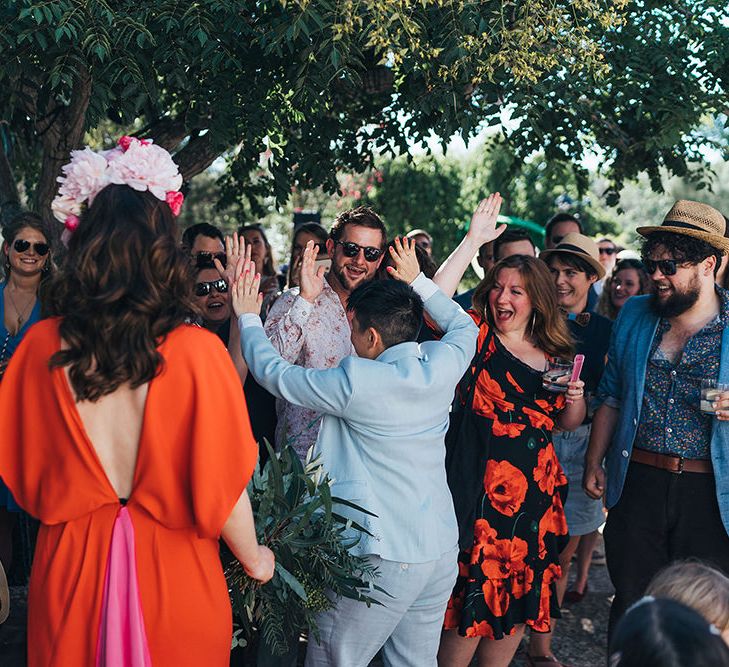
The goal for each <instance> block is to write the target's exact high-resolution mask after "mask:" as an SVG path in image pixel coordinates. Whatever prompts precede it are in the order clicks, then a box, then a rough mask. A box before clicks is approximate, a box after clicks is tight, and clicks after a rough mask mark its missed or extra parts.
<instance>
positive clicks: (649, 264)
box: [643, 259, 688, 276]
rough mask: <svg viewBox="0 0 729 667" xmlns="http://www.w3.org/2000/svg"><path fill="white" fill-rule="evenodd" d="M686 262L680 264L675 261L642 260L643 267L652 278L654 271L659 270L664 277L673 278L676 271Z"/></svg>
mask: <svg viewBox="0 0 729 667" xmlns="http://www.w3.org/2000/svg"><path fill="white" fill-rule="evenodd" d="M687 263H688V262H681V261H679V260H677V259H644V260H643V266H644V267H645V270H646V272H647V273H648V275H649V276H652V275H653V274H654V273H655V272H656V269H660V270H661V273H662V274H663V275H664V276H675V275H676V270H677V269H678V267H679V266H681V265H682V264H687Z"/></svg>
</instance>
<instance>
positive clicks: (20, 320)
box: [5, 288, 36, 336]
mask: <svg viewBox="0 0 729 667" xmlns="http://www.w3.org/2000/svg"><path fill="white" fill-rule="evenodd" d="M5 293H6V294H7V295H8V296H9V297H10V303H12V304H13V308H15V313H16V314H17V316H18V328H17V329H16V330H15V332H14V333H13V336H17V335H18V331H20V328H21V327H22V326H23V322H25V320H26V319H27V317H28V314H29V313H30V311H31V310H32V308H33V306H34V305H35V299H36V297H35V294H34V295H33V298H32V299H31V300H30V301H29V302H28V303H27V304H25V307H24V308H23V309H22V310H21V309H20V308H18V304H17V303H15V299H14V298H13V295H12V293H11V292H10V291H9V290H8V289H7V288H6V289H5Z"/></svg>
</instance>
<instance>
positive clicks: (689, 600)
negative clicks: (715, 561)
mask: <svg viewBox="0 0 729 667" xmlns="http://www.w3.org/2000/svg"><path fill="white" fill-rule="evenodd" d="M646 595H652V596H653V597H656V598H669V599H671V600H678V602H682V603H683V604H685V605H687V606H689V607H691V608H692V609H695V610H696V611H698V612H699V614H701V615H702V616H703V617H704V618H705V619H706V620H707V621H708V622H709V623H711V624H713V625H714V626H715V627H716V628H717V629H718V630H719V632H721V634H722V637H723V638H724V641H726V642H727V643H728V644H729V577H727V576H726V575H725V574H723V573H722V572H719V570H715V569H714V568H713V567H710V566H709V565H706V564H705V563H702V562H700V561H690V560H689V561H680V562H677V563H673V564H672V565H669V566H668V567H666V568H664V569H663V570H661V571H660V572H659V573H658V574H656V576H655V577H653V580H652V581H651V583H650V584H649V585H648V590H647V591H646Z"/></svg>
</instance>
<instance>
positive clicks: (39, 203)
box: [35, 70, 91, 234]
mask: <svg viewBox="0 0 729 667" xmlns="http://www.w3.org/2000/svg"><path fill="white" fill-rule="evenodd" d="M90 99H91V75H90V74H89V72H88V71H86V70H82V71H80V72H79V77H78V80H77V81H76V85H75V86H74V88H73V93H72V95H71V102H70V104H69V105H68V106H66V107H63V108H62V109H61V110H60V112H59V113H53V112H52V111H50V110H45V111H46V113H45V114H43V115H41V118H43V119H48V120H41V121H39V122H38V123H37V124H36V130H37V132H38V135H39V136H41V137H42V144H43V161H42V163H41V170H40V178H39V180H38V187H37V189H36V193H35V208H36V211H37V212H38V213H39V214H40V215H41V216H43V218H44V219H46V220H47V221H49V222H51V221H52V220H53V219H54V218H53V214H52V213H51V202H52V201H53V198H54V197H55V196H56V192H57V190H58V182H57V180H56V179H57V178H58V176H60V174H61V167H62V166H63V165H64V164H66V163H67V162H68V161H69V159H70V157H71V151H72V150H75V149H77V148H80V147H81V141H82V139H83V136H84V130H85V129H86V110H87V109H88V106H89V100H90ZM52 103H53V102H50V103H49V104H52ZM56 228H57V229H58V232H59V234H60V225H55V226H53V227H52V229H56Z"/></svg>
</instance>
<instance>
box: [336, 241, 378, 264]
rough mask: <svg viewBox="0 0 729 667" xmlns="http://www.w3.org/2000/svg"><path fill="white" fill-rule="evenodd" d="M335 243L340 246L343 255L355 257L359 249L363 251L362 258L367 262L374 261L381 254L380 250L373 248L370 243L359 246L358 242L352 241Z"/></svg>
mask: <svg viewBox="0 0 729 667" xmlns="http://www.w3.org/2000/svg"><path fill="white" fill-rule="evenodd" d="M336 244H337V245H340V246H342V252H343V253H344V256H345V257H356V256H357V255H359V251H360V250H362V251H363V252H364V258H365V259H366V260H367V261H368V262H376V261H377V260H378V259H380V255H382V250H380V249H379V248H375V247H373V246H371V245H368V246H361V245H359V244H358V243H352V241H336Z"/></svg>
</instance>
